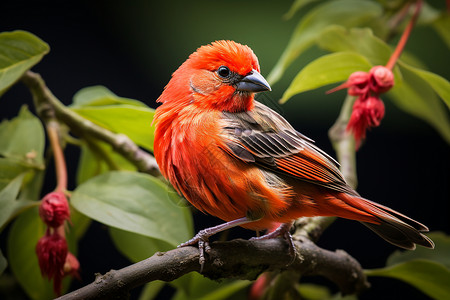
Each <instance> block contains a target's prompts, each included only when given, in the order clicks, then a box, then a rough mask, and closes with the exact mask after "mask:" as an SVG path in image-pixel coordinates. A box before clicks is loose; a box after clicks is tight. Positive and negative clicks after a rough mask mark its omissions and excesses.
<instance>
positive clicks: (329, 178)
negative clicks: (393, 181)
mask: <svg viewBox="0 0 450 300" xmlns="http://www.w3.org/2000/svg"><path fill="white" fill-rule="evenodd" d="M222 136H223V138H224V140H225V147H226V148H227V149H225V150H226V151H227V152H229V153H232V154H233V155H234V156H235V157H237V158H239V159H241V160H243V161H245V162H247V163H256V164H257V165H259V166H260V167H263V168H265V169H269V170H271V171H273V172H276V173H278V174H283V175H288V176H291V177H295V178H297V179H300V180H304V181H307V182H310V183H314V184H317V185H320V186H324V187H327V188H330V189H333V190H336V191H339V192H345V193H349V194H353V195H357V193H356V192H355V191H354V190H353V189H352V188H350V187H349V186H348V185H347V184H346V182H345V180H344V178H343V177H342V174H341V173H340V171H339V169H338V163H337V162H336V161H335V160H334V159H333V158H331V157H330V156H329V155H328V154H326V153H325V152H323V151H322V150H321V149H319V148H318V147H317V146H315V145H314V144H313V141H312V140H311V139H309V138H307V137H306V136H304V135H302V134H301V133H299V132H297V131H296V130H295V129H294V128H293V127H292V126H291V125H290V124H289V123H288V122H287V121H286V120H285V119H284V118H283V117H282V116H280V115H279V114H277V113H276V112H274V111H273V110H271V109H270V108H268V107H267V106H265V105H263V104H261V103H259V102H256V101H255V108H254V109H253V110H252V111H247V112H239V113H229V112H223V131H222Z"/></svg>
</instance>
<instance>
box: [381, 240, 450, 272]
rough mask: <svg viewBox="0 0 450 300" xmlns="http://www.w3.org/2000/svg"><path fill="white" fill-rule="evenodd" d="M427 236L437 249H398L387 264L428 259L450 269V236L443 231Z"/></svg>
mask: <svg viewBox="0 0 450 300" xmlns="http://www.w3.org/2000/svg"><path fill="white" fill-rule="evenodd" d="M427 236H428V237H430V238H431V239H432V240H433V242H434V243H435V249H433V250H431V249H428V248H425V247H417V248H416V250H414V251H400V250H397V251H395V252H394V253H392V254H391V255H390V256H389V258H388V260H387V262H386V266H393V265H395V264H399V263H403V262H407V261H410V260H415V259H426V260H431V261H434V262H437V263H440V264H442V265H444V266H445V267H447V268H448V269H449V270H450V255H449V253H450V236H448V235H446V234H445V233H443V232H431V233H429V234H427Z"/></svg>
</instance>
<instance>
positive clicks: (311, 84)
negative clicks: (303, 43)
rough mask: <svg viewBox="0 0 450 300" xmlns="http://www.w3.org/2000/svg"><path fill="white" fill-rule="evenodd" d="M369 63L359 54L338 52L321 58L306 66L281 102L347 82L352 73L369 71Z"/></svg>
mask: <svg viewBox="0 0 450 300" xmlns="http://www.w3.org/2000/svg"><path fill="white" fill-rule="evenodd" d="M370 67H371V64H370V63H369V61H367V59H366V58H364V57H363V56H361V55H359V54H357V53H351V52H338V53H332V54H328V55H324V56H322V57H319V58H318V59H316V60H314V61H312V62H311V63H309V64H308V65H307V66H305V67H304V68H303V69H302V70H301V71H300V72H299V73H298V74H297V76H296V77H295V78H294V80H293V81H292V83H291V84H290V85H289V87H288V88H287V89H286V91H285V92H284V94H283V97H282V98H281V100H280V102H281V103H284V102H286V101H287V100H288V99H289V98H291V97H292V96H294V95H296V94H298V93H302V92H305V91H308V90H312V89H315V88H318V87H321V86H324V85H327V84H330V83H335V82H338V81H343V80H346V79H347V78H348V77H349V76H350V74H351V73H353V72H356V71H368V70H369V69H370Z"/></svg>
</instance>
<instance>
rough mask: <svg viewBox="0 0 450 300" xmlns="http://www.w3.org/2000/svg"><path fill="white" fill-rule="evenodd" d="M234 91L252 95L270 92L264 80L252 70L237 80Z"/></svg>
mask: <svg viewBox="0 0 450 300" xmlns="http://www.w3.org/2000/svg"><path fill="white" fill-rule="evenodd" d="M236 89H237V90H238V91H242V92H253V93H257V92H263V91H271V90H272V89H271V88H270V85H269V83H268V82H267V81H266V79H265V78H264V77H263V76H262V75H261V74H259V72H258V71H256V70H252V71H251V72H250V73H249V74H248V75H247V76H245V77H244V78H242V79H241V80H239V82H238V83H237V84H236Z"/></svg>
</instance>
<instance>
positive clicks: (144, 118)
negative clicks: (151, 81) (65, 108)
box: [72, 104, 155, 150]
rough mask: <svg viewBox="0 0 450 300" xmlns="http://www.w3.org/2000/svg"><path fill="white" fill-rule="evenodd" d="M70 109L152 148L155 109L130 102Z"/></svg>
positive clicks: (143, 145)
mask: <svg viewBox="0 0 450 300" xmlns="http://www.w3.org/2000/svg"><path fill="white" fill-rule="evenodd" d="M72 110H73V111H75V112H76V113H78V114H79V115H81V116H82V117H84V118H86V119H88V120H90V121H92V122H93V123H95V124H97V125H99V126H101V127H104V128H106V129H109V130H111V131H113V132H115V133H123V134H125V135H127V136H128V137H129V138H130V139H131V140H133V141H134V142H135V143H136V144H138V145H140V146H142V147H144V148H146V149H148V150H153V139H154V131H155V129H154V127H153V126H152V120H153V115H154V113H155V111H154V110H153V109H151V108H148V107H144V106H136V105H130V104H118V105H104V106H83V107H72Z"/></svg>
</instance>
